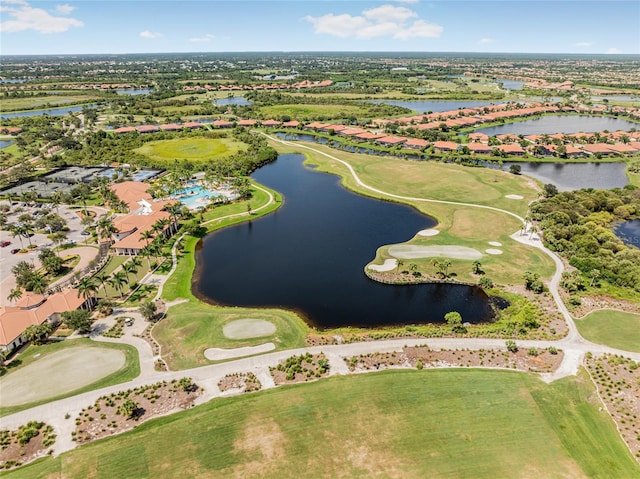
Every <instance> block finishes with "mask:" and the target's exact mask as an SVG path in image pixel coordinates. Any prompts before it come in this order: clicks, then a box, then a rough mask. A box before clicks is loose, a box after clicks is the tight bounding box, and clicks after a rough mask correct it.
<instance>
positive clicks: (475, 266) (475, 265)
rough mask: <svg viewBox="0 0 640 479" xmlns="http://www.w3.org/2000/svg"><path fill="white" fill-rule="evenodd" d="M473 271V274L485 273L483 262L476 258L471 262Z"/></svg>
mask: <svg viewBox="0 0 640 479" xmlns="http://www.w3.org/2000/svg"><path fill="white" fill-rule="evenodd" d="M471 271H472V272H473V274H484V271H483V270H482V263H480V261H478V260H475V261H474V262H473V263H472V264H471Z"/></svg>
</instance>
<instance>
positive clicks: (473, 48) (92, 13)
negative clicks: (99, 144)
mask: <svg viewBox="0 0 640 479" xmlns="http://www.w3.org/2000/svg"><path fill="white" fill-rule="evenodd" d="M227 51H234V52H238V51H425V52H431V51H432V52H516V53H524V52H526V53H625V54H640V2H638V1H637V0H633V1H615V0H607V1H596V0H592V1H579V0H572V1H564V2H563V1H554V0H538V1H525V0H501V1H483V0H467V1H456V0H447V1H424V0H420V1H417V0H403V1H398V0H389V1H368V0H348V1H347V0H334V1H331V0H322V1H312V0H309V1H307V0H286V1H285V0H257V1H249V0H194V1H189V0H187V1H177V0H141V1H135V0H134V1H124V0H122V1H121V0H109V1H102V0H82V1H71V0H70V1H30V0H2V3H1V6H0V54H2V55H19V54H79V53H153V52H227Z"/></svg>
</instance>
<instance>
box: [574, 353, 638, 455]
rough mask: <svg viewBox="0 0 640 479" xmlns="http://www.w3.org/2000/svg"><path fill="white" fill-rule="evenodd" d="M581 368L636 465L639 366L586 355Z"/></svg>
mask: <svg viewBox="0 0 640 479" xmlns="http://www.w3.org/2000/svg"><path fill="white" fill-rule="evenodd" d="M585 364H586V366H587V370H588V371H589V374H590V375H591V379H592V380H593V382H594V383H595V385H596V387H597V388H598V395H599V396H600V399H601V400H602V402H603V403H604V404H605V406H606V408H607V410H608V411H609V414H610V415H611V417H612V418H613V420H614V421H615V423H616V426H617V428H618V431H619V432H620V435H621V436H622V438H623V439H624V442H625V443H626V444H627V446H628V447H629V450H630V451H631V454H633V456H634V457H635V458H636V461H638V462H640V419H639V418H640V364H638V363H637V362H635V361H633V360H632V359H629V358H625V357H623V356H619V355H615V354H605V355H602V356H598V357H594V356H591V355H590V354H588V355H587V357H586V360H585Z"/></svg>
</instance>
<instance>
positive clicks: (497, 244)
mask: <svg viewBox="0 0 640 479" xmlns="http://www.w3.org/2000/svg"><path fill="white" fill-rule="evenodd" d="M489 244H490V245H491V246H502V243H500V241H489Z"/></svg>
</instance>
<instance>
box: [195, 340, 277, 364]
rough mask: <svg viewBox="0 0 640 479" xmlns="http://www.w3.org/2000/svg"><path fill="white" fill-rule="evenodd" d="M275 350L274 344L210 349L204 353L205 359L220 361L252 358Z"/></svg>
mask: <svg viewBox="0 0 640 479" xmlns="http://www.w3.org/2000/svg"><path fill="white" fill-rule="evenodd" d="M274 349H276V345H275V344H273V343H264V344H259V345H258V346H246V347H244V348H233V349H222V348H209V349H206V350H205V351H204V357H205V358H207V359H208V360H210V361H219V360H221V359H233V358H241V357H243V356H251V355H252V354H260V353H266V352H269V351H273V350H274Z"/></svg>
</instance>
